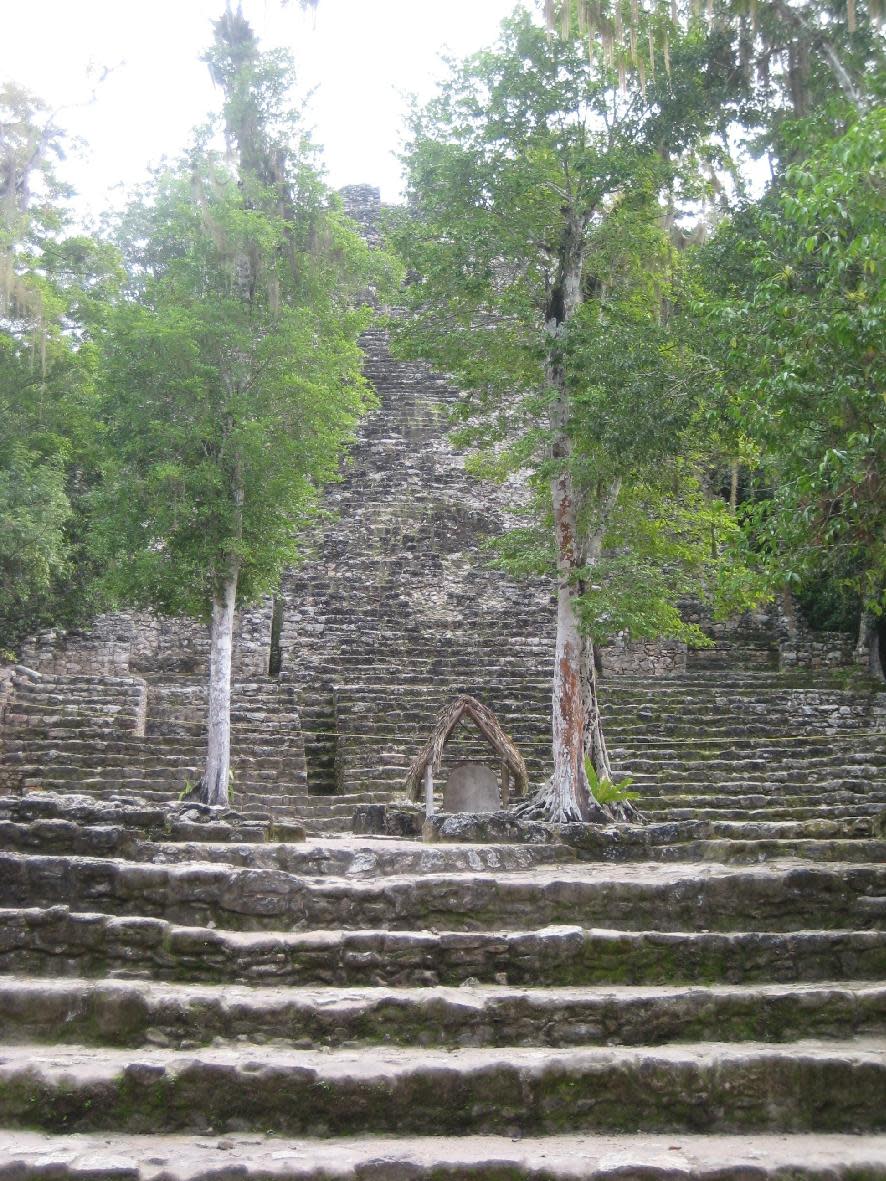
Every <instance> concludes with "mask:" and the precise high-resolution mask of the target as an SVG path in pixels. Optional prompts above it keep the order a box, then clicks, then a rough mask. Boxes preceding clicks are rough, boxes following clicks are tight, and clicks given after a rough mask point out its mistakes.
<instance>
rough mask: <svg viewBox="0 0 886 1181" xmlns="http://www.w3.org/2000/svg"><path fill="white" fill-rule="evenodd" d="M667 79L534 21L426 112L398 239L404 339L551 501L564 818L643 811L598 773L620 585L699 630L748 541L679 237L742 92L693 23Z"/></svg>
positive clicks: (507, 33)
mask: <svg viewBox="0 0 886 1181" xmlns="http://www.w3.org/2000/svg"><path fill="white" fill-rule="evenodd" d="M659 64H660V65H661V62H660V63H659ZM668 72H669V73H670V77H668ZM656 78H657V80H653V79H652V78H651V77H649V78H646V79H645V80H644V81H643V84H642V85H640V83H639V81H634V80H632V81H631V84H630V86H629V85H628V82H627V79H626V77H624V76H623V77H622V79H621V82H622V85H620V84H619V83H620V79H619V71H618V70H617V69H613V68H611V67H610V64H609V61H608V59H605V58H604V59H603V60H601V56H600V55H592V56H591V58H590V59H589V58H588V55H587V49H586V47H585V45H584V44H583V43H582V40H581V39H578V38H574V37H569V36H564V37H558V36H553V35H548V34H546V32H545V31H544V29H542V28H541V27H539V26H538V25H536V24H535V23H534V22H533V21H532V19H531V18H530V17H529V16H528V15H527V14H526V13H519V12H518V13H517V14H515V16H514V17H513V18H512V19H511V20H509V21H507V22H505V24H504V26H503V31H502V38H501V42H500V44H499V45H498V46H497V47H496V48H495V49H494V50H490V51H488V52H484V53H481V54H477V55H476V56H474V57H473V58H470V59H468V60H467V61H466V62H465V63H462V64H460V65H456V64H453V65H452V73H451V77H450V79H449V81H448V82H447V83H446V84H445V85H444V87H443V88H442V90H441V92H440V95H439V97H438V98H437V99H436V100H435V101H433V102H432V103H431V104H430V105H429V106H428V107H427V108H426V109H424V110H416V111H415V112H414V116H413V120H412V140H411V143H410V144H409V147H408V149H407V155H406V165H407V176H408V182H409V189H408V195H409V211H408V214H407V215H406V216H405V217H404V218H403V219H402V223H401V224H400V226H399V227H398V228H397V230H396V231H395V240H396V241H397V243H398V245H399V247H400V249H401V251H402V253H403V256H404V258H405V261H406V263H407V265H408V266H409V267H410V268H411V270H412V272H413V273H414V276H415V279H414V282H413V285H412V288H411V291H412V300H413V304H414V306H415V309H416V315H415V316H414V317H413V318H411V319H409V320H407V321H406V322H405V323H404V324H403V326H402V327H401V328H400V331H399V335H400V339H401V342H402V347H404V348H406V349H407V350H408V351H411V352H414V353H418V354H421V355H424V356H427V357H429V358H430V359H432V360H433V361H435V362H436V363H438V364H439V365H441V366H442V367H443V368H445V369H446V370H447V371H448V372H451V373H453V374H454V375H455V377H456V379H457V380H458V381H459V382H460V383H461V385H462V387H463V388H464V389H465V390H467V391H470V393H469V403H468V407H467V409H466V411H465V413H466V414H467V415H470V414H475V413H477V412H478V411H479V412H480V414H481V415H482V414H483V413H484V412H485V415H486V423H485V428H486V429H485V430H484V429H483V425H481V426H479V427H478V426H476V425H474V424H470V425H469V429H468V431H467V434H466V437H469V438H473V439H475V440H476V439H478V438H479V437H483V438H485V440H486V442H487V443H489V444H491V445H492V447H493V451H494V452H495V453H496V454H495V463H496V464H498V466H500V467H507V466H508V465H511V466H514V467H517V466H520V465H525V466H528V467H529V468H530V469H531V471H532V473H533V479H534V484H535V487H536V489H537V490H539V491H540V490H542V489H543V490H544V496H545V500H546V507H545V509H544V510H543V511H544V516H543V518H542V519H543V520H546V521H547V526H548V529H547V540H545V539H544V538H542V539H541V540H540V544H535V546H534V548H533V547H532V546H530V549H529V550H528V551H527V549H526V547H525V546H524V545H522V544H520V543H521V542H522V541H525V540H526V538H525V537H524V538H522V539H519V538H518V539H517V542H518V545H517V549H518V551H519V552H517V553H515V554H512V555H511V556H512V557H514V558H515V559H516V561H517V562H518V563H519V562H520V561H522V562H523V563H524V565H530V566H532V565H534V564H537V562H538V561H542V562H543V561H544V559H545V557H549V558H550V559H551V560H552V562H553V565H554V567H555V569H556V585H557V640H556V652H555V663H554V690H553V710H552V715H553V717H552V721H553V753H554V773H553V777H552V780H551V783H550V785H548V787H547V788H546V790H545V791H544V793H543V794H542V797H541V798H540V799H539V800H536V801H535V802H534V804H533V806H534V807H536V808H537V809H538V810H539V811H542V812H543V813H544V814H545V815H547V816H548V817H550V818H551V819H553V820H576V819H588V818H590V817H597V818H605V817H607V816H609V815H611V814H612V811H615V812H616V814H620V815H626V814H627V813H628V812H629V808H628V807H626V806H620V807H618V806H617V807H615V808H614V809H609V810H607V809H604V808H602V807H600V806H599V805H598V804H597V803H596V802H595V801H594V799H593V796H592V791H591V784H590V782H589V777H588V773H587V770H586V767H587V766H590V767H591V768H592V772H593V776H592V777H595V778H596V779H598V780H603V779H610V778H611V767H610V762H609V757H608V753H607V750H606V743H605V738H604V735H603V730H602V725H601V720H600V711H599V705H598V700H597V684H596V676H595V669H594V638H595V635H596V636H597V637H599V636H600V635H601V634H604V633H605V631H606V629H607V623H610V624H611V622H612V620H613V617H614V615H616V614H618V612H617V611H613V609H612V604H613V602H614V600H615V598H617V597H618V596H615V595H614V594H613V583H614V581H615V576H616V575H618V574H619V572H620V574H621V578H620V581H621V584H622V585H624V582H625V575H626V576H627V581H628V583H633V584H634V586H635V587H636V586H638V585H639V584H640V583H641V582H643V581H645V583H646V586H647V590H648V591H649V592H650V593H649V598H648V600H647V601H646V602H647V607H648V609H647V610H645V611H644V609H643V608H639V609H635V610H634V612H633V620H634V625H635V626H636V627H637V628H638V630H640V631H642V630H643V629H644V628H649V629H651V630H652V629H656V630H657V629H658V628H660V627H661V625H662V624H663V623H664V622H665V619H664V616H665V615H667V626H665V627H664V629H663V630H671V631H672V632H676V633H677V634H680V635H684V636H685V635H687V632H688V631H689V629H687V628H686V625H685V624H683V623H682V621H681V620H680V619H679V615H678V613H677V612H676V610H675V609H674V608H673V602H672V599H671V597H670V595H671V594H672V593H673V591H674V590H675V589H676V587H675V585H674V583H675V582H680V583H681V585H682V586H683V587H685V579H686V578H687V577H688V576H689V574H690V572H692V574H693V575H694V576H695V581H696V585H697V584H698V577H699V575H701V574H702V571H703V568H705V567H706V573H707V574H708V575H710V574H711V573H712V571H711V569H710V567H711V566H712V565H713V566H716V565H717V560H718V554H719V546H718V544H717V543H716V541H717V535H718V532H719V533H722V531H724V530H729V529H731V528H733V523H732V521H731V518H730V517H729V513H728V510H727V509H726V506H725V505H722V504H721V505H719V506H718V504H717V502H716V501H710V500H707V499H706V498H705V497H704V495H703V488H702V487H701V484H700V483H699V480H698V477H697V474H696V472H695V471H694V467H693V463H692V460H691V457H692V454H693V449H694V444H693V442H692V440H693V438H694V432H695V428H696V427H697V426H698V425H699V423H700V421H701V417H700V415H699V413H698V404H697V394H696V391H695V388H694V383H693V381H692V369H693V363H692V359H691V357H690V356H689V355H688V353H687V350H685V349H684V348H682V347H681V344H680V342H679V340H677V339H676V338H675V337H674V336H673V334H672V333H671V332H670V330H669V315H670V306H671V303H672V301H673V299H674V298H675V295H676V292H677V290H678V286H679V264H678V260H677V258H676V254H675V251H674V250H673V248H672V244H671V242H670V239H669V236H668V232H667V231H668V228H669V227H670V225H672V224H673V222H674V221H675V218H676V214H677V207H678V205H679V203H680V201H681V200H682V199H684V198H690V197H692V196H694V195H695V194H697V193H698V191H699V186H700V181H699V179H698V172H697V168H696V161H697V159H698V154H699V151H700V149H701V148H702V147H703V146H704V145H705V142H706V136H707V133H708V131H709V130H710V128H711V127H712V126H716V125H718V124H723V123H724V122H725V121H726V114H725V112H726V107H727V101H728V98H729V88H730V87H731V86H732V84H733V79H731V78H730V77H728V76H727V77H725V78H723V77H722V75H721V74H720V72H719V70H718V66H717V63H716V62H714V63H712V61H711V53H710V47H709V45H708V44H707V43H706V41H705V39H704V37H703V36H702V35H701V33H700V32H698V31H696V32H694V33H693V34H692V35H691V36H689V37H686V38H680V37H679V36H678V34H677V31H676V30H674V36H673V40H672V42H671V44H670V45H669V49H668V69H667V70H665V69H664V67H663V66H662V68H661V70H660V72H659V74H658V75H656ZM684 455H686V456H688V457H689V458H687V459H686V460H683V459H681V456H684ZM702 506H704V511H703V512H702V511H701V510H702ZM616 509H618V513H616ZM650 512H651V513H652V514H653V518H652V521H651V522H649V528H648V529H646V531H645V532H646V538H645V540H646V542H647V543H648V544H647V545H646V549H645V551H644V553H643V555H642V557H638V555H637V554H636V553H634V560H633V561H632V560H630V555H627V556H626V546H627V544H628V541H629V540H630V541H631V542H632V543H633V542H636V541H638V540H639V539H640V538H641V536H642V535H643V533H644V529H643V527H642V521H643V520H644V515H645V514H648V513H650ZM702 520H704V525H702V524H701V522H702ZM614 522H615V523H616V528H615V529H613V523H614ZM629 522H633V524H632V525H630V524H629ZM619 530H620V533H619ZM712 530H713V537H714V544H713V546H712V540H711V539H712ZM530 532H531V533H533V535H534V537H535V538H536V539H537V538H538V531H537V529H536V530H530ZM702 536H704V544H700V543H699V542H700V538H701V537H702ZM631 552H634V551H631ZM527 553H528V555H529V556H528V557H527ZM619 567H620V571H619ZM653 571H654V572H655V573H654V575H653ZM620 602H621V604H622V608H621V610H622V612H623V613H624V604H625V602H626V600H625V598H624V596H621V599H620ZM607 616H608V617H609V618H608V620H607ZM691 637H692V638H694V639H696V640H698V639H700V637H699V636H698V635H697V633H691Z"/></svg>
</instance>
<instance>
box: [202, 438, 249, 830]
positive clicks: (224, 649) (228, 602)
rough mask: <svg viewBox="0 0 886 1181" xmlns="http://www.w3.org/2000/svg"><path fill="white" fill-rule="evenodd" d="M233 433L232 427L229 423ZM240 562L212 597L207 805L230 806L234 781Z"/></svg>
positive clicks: (238, 511) (237, 532)
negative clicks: (233, 700) (234, 685)
mask: <svg viewBox="0 0 886 1181" xmlns="http://www.w3.org/2000/svg"><path fill="white" fill-rule="evenodd" d="M228 430H230V424H228ZM231 499H232V501H233V506H234V530H233V532H234V537H235V539H237V540H238V541H239V540H240V539H241V538H242V536H243V503H244V499H245V492H244V488H243V471H242V467H241V462H240V456H239V455H238V454H235V455H234V460H233V470H232V472H231ZM239 572H240V562H239V558H238V557H237V556H236V554H232V555H231V557H230V560H229V563H228V568H227V570H226V572H225V574H224V575H223V576H222V577H220V578H219V579H218V581H217V582H216V585H215V590H214V592H213V597H212V629H211V634H210V650H209V704H208V712H207V726H206V728H207V743H206V773H205V774H204V776H203V779H202V780H201V783H200V798H201V800H202V801H203V802H204V803H206V804H214V805H219V806H221V807H225V808H226V807H228V805H229V803H230V794H229V785H230V780H231V656H232V653H233V647H234V611H235V608H236V605H237V579H238V576H239Z"/></svg>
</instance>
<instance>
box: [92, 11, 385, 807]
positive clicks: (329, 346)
mask: <svg viewBox="0 0 886 1181" xmlns="http://www.w3.org/2000/svg"><path fill="white" fill-rule="evenodd" d="M208 62H209V66H210V69H211V72H212V76H213V79H214V80H215V82H216V83H217V84H218V85H219V86H220V88H221V90H222V94H223V99H224V106H223V128H224V133H225V138H226V142H227V153H226V155H222V154H220V153H219V152H217V151H215V150H213V148H212V142H211V133H210V131H208V130H207V131H204V132H201V133H200V134H199V135H198V137H197V141H196V143H195V146H194V148H193V149H192V151H191V152H190V154H189V158H188V159H187V160H186V161H185V162H184V163H183V164H182V166H181V167H179V168H177V169H173V170H170V171H165V172H162V173H161V174H160V175H158V176H157V178H156V180H155V182H154V184H153V186H152V188H151V190H150V191H149V192H148V193H146V194H145V195H144V196H143V197H142V199H141V201H139V202H137V203H136V204H135V205H134V206H133V207H132V209H131V210H130V211H129V213H128V215H127V216H126V217H125V219H124V222H123V225H122V227H121V234H120V239H121V243H122V246H123V250H124V256H125V259H126V264H127V271H128V276H129V290H128V297H127V298H126V299H125V300H123V301H122V302H121V303H120V304H119V306H118V307H117V308H116V309H115V311H114V313H113V315H112V316H111V318H110V321H109V323H108V327H107V331H106V334H105V337H104V340H103V364H102V379H101V380H102V392H103V410H104V416H105V424H106V425H105V430H106V445H107V450H108V455H109V459H108V466H107V471H106V479H105V486H104V489H103V492H102V518H103V521H104V532H103V548H104V551H105V553H106V554H107V555H111V556H112V558H113V561H112V564H111V569H110V582H111V583H112V585H113V587H114V589H115V591H116V593H117V594H118V595H119V596H121V597H125V598H127V599H128V600H130V601H135V602H138V603H144V604H150V605H153V606H155V607H158V608H160V609H161V610H164V611H167V612H176V613H185V614H191V615H195V616H201V617H204V618H205V617H208V618H209V620H210V634H211V658H210V676H209V709H208V748H207V761H206V770H205V774H204V776H203V779H202V782H201V787H200V792H201V796H202V798H203V799H204V800H205V801H206V802H208V803H210V804H225V803H227V800H228V782H229V769H230V693H231V650H232V632H233V623H234V612H235V608H236V606H237V605H238V604H241V603H249V602H253V601H255V599H256V598H257V597H258V596H261V595H262V594H265V593H267V592H269V591H270V590H271V589H272V588H273V587H274V586H275V585H276V583H277V580H278V578H279V574H280V571H281V569H282V567H283V566H284V565H286V564H287V563H290V562H293V561H295V559H296V558H297V556H298V532H299V528H300V526H302V525H303V523H304V519H305V516H306V514H308V513H309V512H310V511H311V508H312V505H313V503H314V500H315V497H316V494H317V490H318V489H319V487H320V486H321V485H322V484H323V482H324V481H326V480H329V479H331V478H334V476H335V474H336V472H337V465H338V457H339V455H340V451H341V448H342V445H343V444H344V443H345V441H346V440H347V439H348V438H349V437H350V435H351V433H352V430H353V427H354V424H355V423H356V421H357V419H358V417H359V416H360V414H361V413H362V412H363V410H364V409H365V408H366V406H367V405H368V402H369V394H368V391H367V387H366V385H365V383H364V381H363V378H362V376H361V374H360V364H361V353H360V350H359V348H358V346H357V336H358V334H359V332H360V331H361V330H362V328H363V327H364V326H365V325H366V323H367V318H368V313H367V311H366V309H360V308H358V307H356V306H355V304H354V295H355V292H356V291H357V290H358V289H361V288H363V287H365V285H366V282H367V276H368V275H369V274H370V272H371V270H372V268H373V266H374V264H373V263H372V262H371V260H370V256H369V252H368V250H367V248H366V247H365V245H364V244H363V242H362V241H361V240H360V238H359V237H358V235H357V234H356V233H355V232H354V231H353V229H352V228H351V227H350V224H349V223H348V222H347V220H346V219H345V218H344V217H343V216H342V214H341V213H340V211H339V209H338V208H337V207H336V205H335V202H334V201H333V200H332V199H331V198H330V197H329V195H328V194H327V192H326V190H325V189H324V187H323V184H322V182H321V180H320V177H319V174H318V172H317V170H316V167H315V166H314V164H313V149H312V148H311V146H310V144H309V142H308V140H307V139H306V137H305V136H304V134H303V133H302V132H301V130H300V129H299V127H298V124H297V118H296V116H295V115H294V114H292V113H291V112H290V111H288V110H287V109H286V107H285V101H286V95H287V91H288V88H289V85H290V82H291V78H290V75H289V72H288V69H287V67H286V64H285V62H284V60H283V59H282V57H281V56H280V55H279V54H271V55H261V54H259V52H258V47H257V44H256V41H255V38H254V36H253V34H252V31H251V29H250V28H249V26H248V24H247V23H246V22H245V20H244V19H243V18H242V16H241V15H240V14H239V12H238V13H236V14H234V13H232V12H231V11H230V10H228V11H227V12H226V13H225V15H224V16H223V17H222V19H221V20H220V21H219V22H218V23H217V24H216V36H215V42H214V45H213V48H212V50H211V51H210V53H209V55H208Z"/></svg>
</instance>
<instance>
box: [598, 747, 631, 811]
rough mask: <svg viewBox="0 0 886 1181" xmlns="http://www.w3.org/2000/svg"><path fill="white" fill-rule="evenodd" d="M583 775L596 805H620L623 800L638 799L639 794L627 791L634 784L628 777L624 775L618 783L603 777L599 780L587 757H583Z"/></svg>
mask: <svg viewBox="0 0 886 1181" xmlns="http://www.w3.org/2000/svg"><path fill="white" fill-rule="evenodd" d="M585 774H586V775H587V777H588V785H589V786H590V789H591V794H592V795H593V797H594V799H595V800H596V801H597V803H598V804H621V803H624V801H625V800H636V799H638V798H639V794H640V793H639V792H636V791H629V790H628V788H629V787H630V786H631V784H632V783H633V782H634V780H633V778H632V777H631V776H630V775H626V776H625V778H624V779H622V780H620V781H619V782H618V783H613V782H612V780H611V779H608V778H606V777H605V776H604V777H603V778H602V779H601V778H600V776H599V775H598V774H597V772H596V769H595V768H594V764H593V763H592V762H591V760H590V759H589V758H588V756H587V755H585Z"/></svg>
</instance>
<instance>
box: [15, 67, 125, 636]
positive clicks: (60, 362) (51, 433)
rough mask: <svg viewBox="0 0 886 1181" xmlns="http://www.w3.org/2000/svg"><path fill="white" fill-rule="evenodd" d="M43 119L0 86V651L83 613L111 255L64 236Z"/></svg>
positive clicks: (56, 141)
mask: <svg viewBox="0 0 886 1181" xmlns="http://www.w3.org/2000/svg"><path fill="white" fill-rule="evenodd" d="M64 144H65V136H64V133H63V131H62V130H61V128H60V127H59V126H58V124H57V122H56V118H55V115H53V114H51V113H49V112H48V111H47V109H46V107H45V106H44V105H43V104H42V103H41V102H40V101H39V100H37V99H35V98H34V97H33V96H31V95H29V94H27V93H26V92H25V91H23V90H21V89H19V88H17V87H15V86H13V85H6V86H4V87H3V88H2V89H0V648H2V649H4V650H5V652H6V653H8V652H9V651H10V649H11V648H12V647H13V645H14V644H15V643H16V642H17V641H18V640H19V639H20V638H21V637H22V636H24V635H25V634H27V633H28V632H29V631H32V630H33V629H34V628H35V627H37V626H39V625H40V624H42V623H46V622H50V621H51V622H58V621H60V620H61V621H71V620H73V619H76V618H77V616H78V615H79V614H80V613H85V611H86V610H87V607H88V605H91V601H92V600H91V587H92V579H91V573H92V571H91V567H90V564H89V562H88V561H87V560H84V559H85V550H84V538H85V523H84V517H85V497H84V493H85V492H86V491H87V489H88V487H89V484H90V480H91V476H92V473H93V471H94V467H95V463H94V459H95V456H94V446H93V442H92V439H91V435H92V430H91V414H92V398H93V368H94V364H93V362H94V353H93V350H92V349H91V347H90V344H89V325H90V324H91V323H92V322H94V321H95V319H96V316H97V314H98V312H99V309H100V308H101V306H102V304H103V301H104V299H105V297H106V295H107V292H108V290H109V288H110V287H112V286H113V282H114V273H115V262H114V257H113V252H111V251H109V250H108V249H107V247H104V246H102V245H101V244H99V243H97V242H96V241H94V240H92V239H90V238H87V237H85V236H83V235H74V236H70V235H66V230H67V228H68V215H67V211H66V206H65V202H66V200H67V198H68V197H69V196H70V190H69V189H68V187H67V186H66V185H64V184H63V183H62V182H61V181H60V180H59V178H58V176H57V174H56V165H57V163H58V161H59V160H62V159H64Z"/></svg>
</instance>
